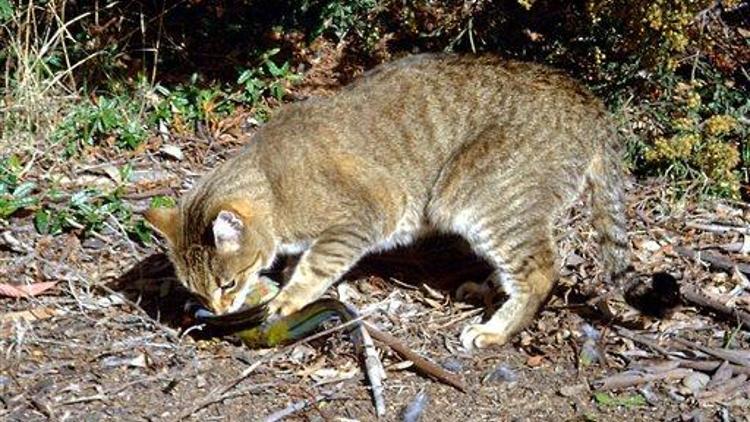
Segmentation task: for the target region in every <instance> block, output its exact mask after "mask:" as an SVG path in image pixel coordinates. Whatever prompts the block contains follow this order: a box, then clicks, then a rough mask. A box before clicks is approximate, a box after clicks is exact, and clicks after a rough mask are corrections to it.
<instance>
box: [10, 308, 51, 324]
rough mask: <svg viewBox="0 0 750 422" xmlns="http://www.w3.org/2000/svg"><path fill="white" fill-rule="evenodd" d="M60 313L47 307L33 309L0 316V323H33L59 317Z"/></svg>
mask: <svg viewBox="0 0 750 422" xmlns="http://www.w3.org/2000/svg"><path fill="white" fill-rule="evenodd" d="M60 313H61V311H60V310H58V309H53V308H48V307H41V308H34V309H28V310H25V311H18V312H8V313H5V314H0V323H2V322H8V321H13V320H23V321H28V322H33V321H39V320H42V319H47V318H51V317H53V316H55V315H59V314H60Z"/></svg>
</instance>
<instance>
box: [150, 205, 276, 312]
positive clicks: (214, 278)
mask: <svg viewBox="0 0 750 422" xmlns="http://www.w3.org/2000/svg"><path fill="white" fill-rule="evenodd" d="M206 215H208V216H209V218H205V219H204V218H201V217H196V216H191V215H190V214H189V213H188V212H185V210H184V209H183V208H152V209H150V210H148V211H147V212H146V213H145V215H144V216H145V218H146V220H147V221H148V222H149V223H150V224H151V225H152V226H153V227H154V228H155V229H156V230H157V231H158V232H159V233H161V234H162V236H164V238H165V239H166V240H167V244H168V248H169V251H168V252H169V253H168V254H169V258H170V260H171V261H172V264H173V265H174V267H175V272H176V274H177V277H178V278H179V280H180V282H182V284H183V285H184V286H185V287H186V288H187V289H188V290H190V292H192V293H193V294H194V295H195V296H197V298H198V299H199V300H200V301H201V302H202V303H203V304H204V305H205V306H207V307H208V308H210V309H211V310H212V311H213V312H214V313H215V314H217V315H221V314H224V313H227V312H233V311H236V310H238V309H239V308H240V307H241V306H242V305H243V304H244V301H245V298H246V297H247V294H248V293H249V292H250V291H251V290H252V289H253V287H254V286H256V284H257V282H258V276H259V273H260V271H261V270H262V269H264V268H268V267H270V265H271V264H272V263H273V262H272V261H273V258H274V244H273V238H272V236H271V235H270V232H269V230H268V224H267V221H266V220H265V219H264V218H263V216H262V215H261V214H258V213H254V212H253V211H252V209H251V208H250V207H247V206H245V205H244V204H237V203H235V204H228V205H224V206H219V207H216V208H215V209H214V210H213V211H211V212H208V213H207V214H206Z"/></svg>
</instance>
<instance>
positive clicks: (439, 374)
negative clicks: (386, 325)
mask: <svg viewBox="0 0 750 422" xmlns="http://www.w3.org/2000/svg"><path fill="white" fill-rule="evenodd" d="M362 324H363V325H365V326H366V327H367V331H368V332H369V333H370V335H371V336H372V337H373V338H374V339H375V340H378V341H380V342H382V343H384V344H385V345H387V346H388V347H390V348H391V349H393V350H394V351H396V352H397V353H398V354H400V355H401V356H402V357H404V358H405V359H408V360H410V361H412V362H413V363H414V366H415V367H416V368H417V369H419V370H421V371H422V372H423V373H424V374H426V375H429V376H430V377H432V378H434V379H436V380H438V381H440V382H442V383H445V384H448V385H451V386H453V387H455V388H457V389H459V390H461V391H462V392H466V385H465V384H464V382H463V381H462V380H461V379H460V378H459V377H458V375H456V374H454V373H451V372H448V371H446V370H445V369H443V368H441V367H440V366H438V365H436V364H435V363H433V362H431V361H429V360H427V359H425V358H423V357H422V356H420V355H419V354H418V353H416V352H414V351H413V350H411V349H410V348H409V347H408V346H406V345H405V344H403V343H401V341H400V340H399V339H397V338H396V337H393V336H392V335H390V334H388V333H386V332H385V331H380V330H378V329H377V328H375V327H374V326H373V325H372V324H370V323H368V322H366V321H364V322H363V323H362Z"/></svg>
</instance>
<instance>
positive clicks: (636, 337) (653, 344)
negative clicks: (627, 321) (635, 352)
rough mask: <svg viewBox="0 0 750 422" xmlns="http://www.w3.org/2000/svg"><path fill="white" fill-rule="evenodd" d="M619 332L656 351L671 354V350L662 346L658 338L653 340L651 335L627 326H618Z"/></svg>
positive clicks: (666, 354)
mask: <svg viewBox="0 0 750 422" xmlns="http://www.w3.org/2000/svg"><path fill="white" fill-rule="evenodd" d="M617 334H619V335H621V336H623V337H625V338H628V339H630V340H633V341H634V342H636V343H640V344H642V345H644V346H646V347H648V348H650V349H652V350H654V351H656V352H659V353H661V354H662V355H664V356H670V353H669V350H667V349H665V348H664V347H662V346H660V345H659V344H658V343H656V340H653V339H651V338H649V337H646V336H644V335H641V334H638V333H635V332H633V331H630V330H628V329H626V328H618V329H617Z"/></svg>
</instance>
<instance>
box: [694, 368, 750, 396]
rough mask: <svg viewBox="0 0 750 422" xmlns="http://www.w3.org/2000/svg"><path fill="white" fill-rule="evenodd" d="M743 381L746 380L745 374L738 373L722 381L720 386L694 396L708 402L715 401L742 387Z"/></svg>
mask: <svg viewBox="0 0 750 422" xmlns="http://www.w3.org/2000/svg"><path fill="white" fill-rule="evenodd" d="M745 381H747V375H745V374H739V375H737V376H736V377H734V378H732V379H730V380H728V381H726V382H725V383H722V384H721V385H720V386H718V387H716V388H714V389H712V390H708V391H702V392H700V393H698V394H697V395H696V398H697V399H698V400H703V401H710V402H717V401H720V400H722V399H724V398H725V397H727V395H731V394H732V393H736V392H737V389H738V388H740V387H742V385H743V384H745Z"/></svg>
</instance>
